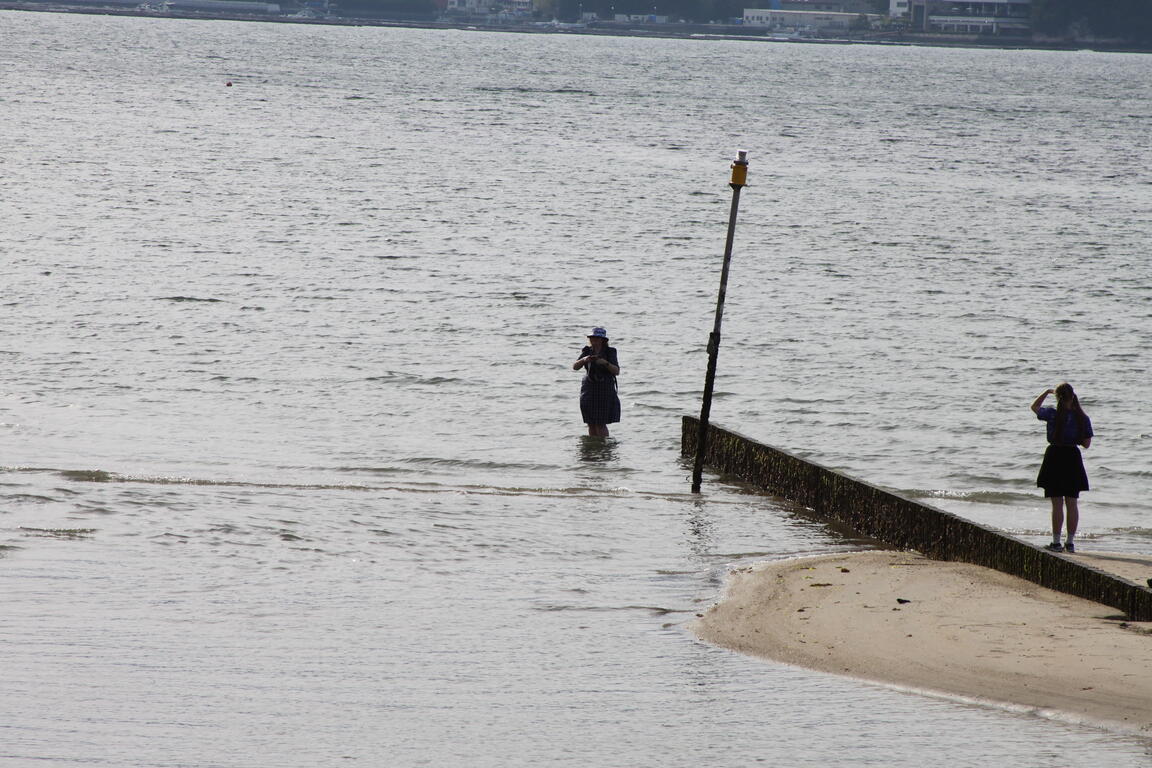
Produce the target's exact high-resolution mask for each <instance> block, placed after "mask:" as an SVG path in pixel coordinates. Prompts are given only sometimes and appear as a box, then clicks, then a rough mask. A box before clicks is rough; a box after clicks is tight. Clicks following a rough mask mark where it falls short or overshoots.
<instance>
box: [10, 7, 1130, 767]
mask: <svg viewBox="0 0 1152 768" xmlns="http://www.w3.org/2000/svg"><path fill="white" fill-rule="evenodd" d="M0 33H2V34H3V39H4V45H3V46H2V47H0V68H2V71H3V78H4V84H5V88H4V89H3V91H2V92H0V121H2V123H0V124H2V125H3V131H4V142H3V147H2V148H0V220H2V221H3V222H4V226H3V227H2V228H0V258H2V263H0V280H2V288H3V294H2V297H3V301H2V302H0V319H2V323H3V326H2V327H3V331H4V333H3V336H2V337H0V360H2V361H3V363H4V375H3V377H2V378H0V444H2V446H3V449H4V451H3V458H2V459H0V464H2V465H3V468H2V472H0V555H2V557H0V580H2V583H3V585H4V588H3V591H4V620H3V621H2V622H0V643H2V644H3V647H4V650H5V665H6V667H5V668H6V671H5V674H4V675H3V678H4V683H3V687H2V688H0V691H2V692H3V694H4V695H3V696H0V761H2V762H5V763H11V764H12V765H88V764H90V765H125V766H127V765H139V766H241V765H243V766H260V767H261V768H265V767H268V766H320V765H352V764H360V765H373V766H376V765H402V766H416V765H436V766H442V765H471V766H516V765H572V766H576V765H581V766H588V765H594V766H648V765H652V766H655V765H683V764H713V765H746V764H757V763H767V764H777V765H833V764H834V765H860V766H863V765H877V766H879V765H883V766H909V767H911V766H922V765H923V764H925V762H926V761H928V760H934V759H936V756H938V755H942V754H943V755H947V756H948V764H949V765H957V766H959V765H970V766H976V765H981V766H983V765H985V764H987V762H988V760H989V758H992V759H994V760H996V761H997V762H1000V763H1005V764H1007V763H1014V764H1017V765H1022V766H1052V767H1053V768H1055V767H1056V766H1064V765H1069V764H1078V765H1109V766H1121V767H1124V766H1138V765H1146V764H1147V761H1148V760H1149V759H1150V758H1152V746H1150V743H1149V742H1148V741H1146V740H1141V739H1138V738H1135V737H1126V736H1117V735H1114V734H1107V733H1104V732H1100V731H1096V730H1093V729H1090V728H1086V727H1082V726H1079V725H1076V724H1074V723H1070V722H1065V721H1053V720H1050V719H1046V718H1041V717H1037V716H1035V715H1033V714H1029V713H1023V712H1011V711H1004V710H1000V709H995V708H990V707H979V706H974V705H971V704H965V703H960V702H953V701H947V700H942V699H934V698H926V697H923V696H919V695H913V694H908V693H904V692H899V691H893V690H889V689H886V688H882V687H878V686H871V685H865V684H860V683H857V682H854V681H850V680H844V679H839V678H835V677H828V676H824V675H818V674H815V673H809V672H807V671H803V670H797V669H792V668H788V667H783V666H779V665H774V664H770V663H766V662H763V661H759V660H754V659H748V658H744V657H740V656H736V655H734V654H732V653H729V652H727V651H723V650H719V649H716V648H712V647H709V646H706V645H703V644H701V643H699V642H697V641H695V640H694V639H693V638H692V637H691V636H690V635H689V634H688V633H687V632H686V631H685V630H684V628H683V624H684V623H685V622H686V621H687V620H688V619H689V618H691V617H692V616H693V615H694V614H695V613H696V612H699V611H701V610H703V609H704V608H705V607H706V606H707V605H708V604H710V603H711V602H712V601H714V600H715V599H716V598H717V596H718V595H719V592H720V590H721V586H722V581H723V577H724V574H725V573H726V572H727V570H728V569H729V568H730V567H731V566H732V565H734V564H738V563H745V562H748V561H753V560H757V559H765V558H783V557H792V556H797V555H803V554H812V553H826V552H833V551H842V550H846V549H852V548H859V547H861V546H866V545H867V543H866V542H858V541H852V540H848V539H845V538H843V537H842V536H841V535H840V534H838V533H837V532H835V531H832V530H829V529H828V528H826V527H825V526H823V525H822V524H820V523H819V522H818V521H814V520H812V519H810V518H808V517H807V516H806V515H805V514H804V512H803V510H801V509H797V508H794V507H791V506H789V505H788V504H786V503H783V502H780V501H779V500H774V499H770V498H765V497H763V496H760V495H757V494H754V493H752V492H750V491H749V490H748V489H745V488H742V487H741V486H739V485H737V484H730V483H723V482H720V481H719V479H718V478H715V477H710V478H708V482H707V483H706V487H705V493H704V494H703V495H702V496H701V497H693V496H692V495H691V494H690V493H688V490H689V482H688V475H689V473H690V468H689V467H688V466H686V465H685V464H684V463H683V461H682V460H681V458H680V455H679V429H680V423H679V419H680V415H681V414H683V413H691V412H695V411H696V410H698V408H699V401H698V399H699V391H700V389H701V386H702V383H703V371H704V364H705V351H704V347H705V343H706V341H707V337H708V332H709V330H711V325H712V311H713V302H714V299H715V292H716V283H717V280H718V273H719V257H720V255H721V252H722V248H723V238H724V227H725V223H726V220H727V215H728V207H729V201H730V192H729V190H728V188H727V186H726V182H727V180H728V170H727V167H728V163H729V161H730V159H731V157H732V156H733V154H734V152H735V150H736V149H737V148H742V149H747V150H749V152H750V153H751V159H752V167H751V172H750V186H749V187H748V188H747V189H746V190H745V192H744V194H743V198H742V203H741V211H740V220H739V226H738V229H737V247H736V253H735V257H734V260H733V266H732V278H731V282H730V284H729V290H728V306H727V312H726V315H725V325H724V339H723V346H722V349H721V355H720V377H719V380H718V383H717V399H716V402H715V404H714V406H713V409H712V418H713V420H714V421H716V422H718V423H720V424H724V425H726V426H730V427H734V428H736V429H738V430H740V431H742V432H744V433H746V434H748V435H750V436H753V437H756V438H758V439H760V440H763V441H766V442H769V443H772V444H774V445H777V446H780V447H782V448H785V449H788V450H791V451H794V452H798V453H800V454H802V455H805V456H807V457H810V458H812V459H815V460H817V461H820V462H821V463H824V464H827V465H829V466H833V467H837V468H840V469H843V470H845V471H847V472H849V473H851V474H853V475H856V476H859V477H862V478H864V479H867V480H869V481H872V482H875V483H878V484H881V485H885V486H887V487H891V488H894V489H897V490H899V491H901V492H904V493H908V494H912V495H915V496H917V497H920V498H926V499H929V500H931V501H932V503H935V504H937V505H940V506H942V507H943V508H945V509H948V510H949V511H953V512H956V513H958V514H961V515H964V516H966V517H969V518H972V519H976V520H980V521H981V522H985V523H988V524H991V525H994V526H997V527H999V528H1002V529H1004V530H1007V531H1009V532H1011V533H1013V534H1015V535H1019V536H1021V537H1023V538H1025V539H1028V540H1036V541H1040V540H1042V537H1043V536H1044V532H1045V529H1046V527H1047V524H1046V516H1047V515H1046V511H1045V507H1044V503H1043V499H1040V498H1038V495H1037V489H1035V488H1034V487H1033V479H1034V477H1035V471H1036V467H1037V464H1038V457H1039V454H1040V451H1041V449H1042V447H1043V437H1042V434H1043V433H1042V431H1041V430H1040V424H1039V422H1037V421H1036V420H1035V419H1034V418H1033V417H1032V415H1031V414H1030V413H1029V412H1028V404H1029V403H1030V402H1031V400H1032V398H1033V397H1034V396H1035V395H1036V394H1037V393H1038V392H1039V391H1041V390H1042V389H1044V388H1046V387H1049V386H1052V385H1054V384H1055V383H1057V382H1058V381H1059V380H1062V379H1068V380H1070V381H1072V382H1073V383H1074V384H1075V385H1076V386H1077V388H1078V390H1079V391H1080V393H1081V396H1082V399H1083V402H1084V405H1085V408H1086V409H1087V410H1088V412H1089V413H1090V415H1091V416H1092V417H1093V421H1094V423H1095V426H1096V431H1097V438H1096V441H1095V442H1094V443H1093V446H1092V448H1091V450H1090V451H1088V452H1087V455H1086V461H1087V465H1088V471H1089V475H1090V477H1091V478H1092V482H1093V485H1094V488H1093V490H1092V492H1091V493H1090V494H1088V495H1087V496H1086V497H1085V500H1084V520H1083V524H1082V530H1083V534H1085V537H1084V548H1085V549H1090V548H1097V549H1111V550H1122V551H1133V552H1148V551H1149V550H1150V549H1152V526H1149V524H1148V522H1147V521H1148V519H1149V514H1150V513H1152V503H1150V502H1149V501H1148V500H1147V498H1146V489H1147V486H1148V481H1149V478H1150V477H1152V460H1150V459H1149V455H1150V454H1149V450H1148V449H1149V440H1150V437H1152V417H1150V416H1149V415H1148V413H1147V409H1146V408H1144V407H1143V405H1142V403H1143V395H1144V392H1143V389H1144V388H1145V383H1146V380H1147V362H1146V360H1147V358H1148V354H1149V348H1150V346H1152V267H1150V266H1149V264H1150V262H1149V259H1148V256H1147V244H1148V242H1149V238H1150V236H1152V213H1150V211H1152V176H1150V175H1149V172H1148V170H1147V169H1148V167H1149V164H1150V161H1152V58H1148V57H1142V56H1134V55H1118V54H1110V55H1105V54H1097V53H1091V52H1077V53H1055V52H1042V51H969V50H948V49H925V48H880V47H852V46H810V45H793V44H754V43H739V42H716V41H707V42H706V41H691V40H681V41H675V40H647V39H638V38H593V37H574V36H564V35H505V34H495V33H492V34H488V33H484V34H480V33H469V32H463V31H422V30H390V29H379V28H334V27H317V26H296V25H277V24H242V23H231V22H196V21H179V20H163V19H130V18H103V17H97V16H71V15H50V14H31V13H11V12H6V13H0ZM229 83H230V84H231V85H229ZM593 324H602V325H606V326H607V327H608V329H609V331H611V333H612V336H613V343H614V344H615V345H616V346H617V347H618V348H619V350H620V360H621V365H622V368H623V375H622V376H621V380H620V384H621V395H622V400H623V402H624V420H623V421H622V422H621V423H620V424H618V425H615V427H614V428H613V438H612V439H610V440H609V441H607V442H597V441H590V440H589V439H587V438H585V437H583V436H582V434H581V433H582V432H583V428H582V425H581V424H580V423H579V413H578V409H577V407H576V396H577V391H578V387H579V374H577V373H574V372H573V371H571V370H570V366H569V364H570V362H571V361H572V360H573V359H574V358H575V356H576V355H577V353H578V352H579V348H580V346H581V344H582V341H583V339H582V337H583V335H584V334H585V333H586V332H587V329H588V328H589V327H590V326H591V325H593ZM851 631H852V630H851V628H850V627H846V628H845V632H846V633H850V632H851ZM977 733H978V734H979V738H973V734H977Z"/></svg>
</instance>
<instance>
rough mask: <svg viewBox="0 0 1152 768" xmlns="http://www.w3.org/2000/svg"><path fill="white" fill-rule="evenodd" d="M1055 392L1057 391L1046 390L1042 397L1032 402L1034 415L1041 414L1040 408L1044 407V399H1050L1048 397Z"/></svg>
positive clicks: (1041, 394)
mask: <svg viewBox="0 0 1152 768" xmlns="http://www.w3.org/2000/svg"><path fill="white" fill-rule="evenodd" d="M1055 391H1056V390H1054V389H1046V390H1044V391H1043V392H1041V393H1040V396H1039V397H1037V398H1036V399H1035V400H1033V401H1032V413H1040V406H1041V405H1043V403H1044V398H1046V397H1048V395H1050V394H1052V393H1053V392H1055Z"/></svg>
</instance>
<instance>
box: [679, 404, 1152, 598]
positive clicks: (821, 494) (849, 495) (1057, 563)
mask: <svg viewBox="0 0 1152 768" xmlns="http://www.w3.org/2000/svg"><path fill="white" fill-rule="evenodd" d="M699 430H700V421H699V419H697V418H695V417H693V416H685V417H684V421H683V425H682V434H681V451H682V453H684V454H685V455H692V456H694V455H695V454H696V442H697V438H698V435H699ZM707 447H708V450H707V453H706V454H705V457H704V463H705V464H706V465H707V466H709V467H711V468H713V469H715V470H719V471H720V472H722V473H726V474H730V475H734V476H736V477H738V478H740V479H741V480H744V481H747V482H750V483H753V484H754V485H757V486H759V487H761V488H763V489H765V490H766V491H769V492H771V493H774V494H776V495H779V496H782V497H784V498H786V499H789V500H790V501H794V502H797V503H799V504H802V505H804V506H805V507H808V508H810V509H812V510H813V511H814V512H815V513H816V514H818V515H820V516H822V517H825V518H829V519H831V520H835V521H837V522H840V523H843V524H845V525H847V526H849V527H850V528H852V529H853V530H855V531H856V532H858V533H859V534H861V535H862V536H867V537H869V538H874V539H877V540H879V541H880V542H882V543H884V544H885V545H887V546H890V547H894V548H896V549H910V550H915V551H917V552H919V553H921V554H923V555H924V556H926V557H930V558H933V559H936V560H955V561H959V562H965V563H974V564H976V565H982V566H985V567H987V568H995V569H996V570H998V571H1002V572H1004V573H1008V574H1011V575H1013V576H1018V577H1020V578H1022V579H1027V580H1028V581H1032V582H1035V583H1036V584H1039V585H1041V586H1044V587H1048V588H1049V589H1054V590H1057V591H1060V592H1064V593H1066V594H1069V595H1074V596H1076V597H1082V598H1085V599H1087V600H1092V601H1094V602H1097V603H1102V604H1103V605H1107V606H1111V607H1112V608H1117V609H1119V610H1121V611H1123V612H1124V613H1125V614H1126V615H1127V616H1128V617H1129V618H1130V619H1132V620H1133V621H1152V590H1150V589H1147V588H1145V587H1143V586H1140V585H1137V584H1134V583H1133V582H1130V581H1127V580H1125V579H1122V578H1120V577H1118V576H1113V575H1112V574H1109V573H1105V572H1104V571H1101V570H1099V569H1098V568H1092V567H1091V566H1087V565H1084V564H1082V563H1079V562H1077V561H1076V560H1074V559H1072V558H1071V557H1068V556H1064V555H1057V554H1054V553H1052V552H1049V551H1047V550H1045V549H1043V548H1041V547H1037V546H1035V545H1033V544H1028V543H1026V542H1023V541H1020V540H1019V539H1015V538H1013V537H1011V536H1008V535H1007V534H1004V533H1001V532H999V531H996V530H993V529H991V528H987V527H985V526H983V525H979V524H978V523H974V522H972V521H970V520H965V519H964V518H962V517H957V516H956V515H953V514H951V513H949V512H945V511H943V510H940V509H936V508H934V507H931V506H929V505H927V504H922V503H920V502H917V501H913V500H912V499H906V498H904V497H903V496H900V495H898V494H895V493H892V492H891V491H886V490H884V489H882V488H879V487H877V486H875V485H871V484H869V483H865V482H862V481H860V480H856V479H855V478H852V477H849V476H847V475H845V474H843V473H840V472H836V471H835V470H831V469H828V468H827V467H822V466H820V465H819V464H816V463H814V462H811V461H808V460H806V459H801V458H800V457H798V456H793V455H792V454H790V453H787V452H786V451H782V450H780V449H779V448H773V447H771V446H768V445H764V444H763V443H758V442H756V441H755V440H752V439H751V438H748V437H745V436H743V435H741V434H738V433H736V432H732V431H731V430H727V429H724V428H722V427H717V426H716V425H714V424H710V425H709V429H708V440H707Z"/></svg>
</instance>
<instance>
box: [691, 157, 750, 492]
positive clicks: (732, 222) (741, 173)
mask: <svg viewBox="0 0 1152 768" xmlns="http://www.w3.org/2000/svg"><path fill="white" fill-rule="evenodd" d="M747 181H748V153H747V152H745V151H744V150H740V151H739V152H738V153H737V157H736V159H735V160H734V161H733V162H732V180H731V181H730V182H729V183H728V186H730V187H732V210H731V211H730V212H729V213H728V239H727V240H726V241H725V243H724V266H723V267H722V268H721V269H720V292H719V294H718V295H717V296H716V320H715V323H714V324H713V326H712V333H711V334H710V335H709V336H708V373H707V374H705V376H704V399H703V401H702V402H701V403H700V434H699V436H698V437H697V439H696V466H695V467H694V468H693V469H692V493H700V476H701V475H702V474H703V473H704V457H705V455H707V453H708V415H709V414H710V413H711V412H712V390H713V388H714V387H715V384H716V357H717V355H719V354H720V325H721V323H723V321H724V297H725V295H726V294H727V292H728V265H729V264H731V262H732V240H733V238H734V237H735V235H736V211H737V210H738V209H739V208H740V190H741V189H743V188H744V185H745V184H746V183H747Z"/></svg>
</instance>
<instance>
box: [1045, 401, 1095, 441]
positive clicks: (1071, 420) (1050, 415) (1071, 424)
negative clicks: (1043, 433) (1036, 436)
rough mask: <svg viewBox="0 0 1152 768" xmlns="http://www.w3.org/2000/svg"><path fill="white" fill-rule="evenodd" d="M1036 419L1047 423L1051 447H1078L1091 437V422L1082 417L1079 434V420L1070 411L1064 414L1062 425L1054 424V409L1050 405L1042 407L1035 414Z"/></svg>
mask: <svg viewBox="0 0 1152 768" xmlns="http://www.w3.org/2000/svg"><path fill="white" fill-rule="evenodd" d="M1036 418H1038V419H1040V421H1046V422H1048V442H1050V443H1052V445H1079V444H1080V443H1082V442H1084V439H1085V438H1087V437H1092V420H1091V419H1089V418H1088V415H1087V414H1085V415H1084V430H1083V432H1081V429H1080V420H1079V419H1077V418H1076V414H1075V413H1073V412H1072V411H1068V413H1066V414H1064V423H1063V424H1057V423H1056V409H1055V408H1053V407H1052V406H1050V405H1046V406H1043V407H1042V408H1040V410H1038V411H1037V412H1036Z"/></svg>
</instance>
